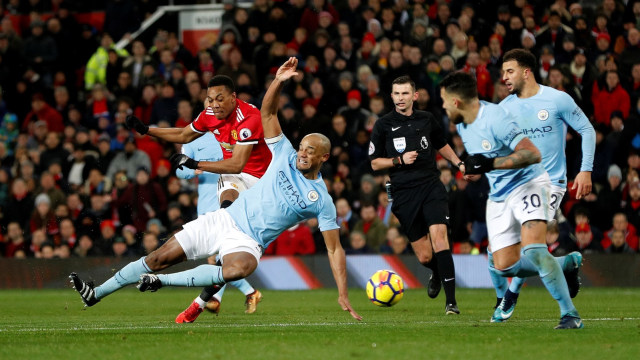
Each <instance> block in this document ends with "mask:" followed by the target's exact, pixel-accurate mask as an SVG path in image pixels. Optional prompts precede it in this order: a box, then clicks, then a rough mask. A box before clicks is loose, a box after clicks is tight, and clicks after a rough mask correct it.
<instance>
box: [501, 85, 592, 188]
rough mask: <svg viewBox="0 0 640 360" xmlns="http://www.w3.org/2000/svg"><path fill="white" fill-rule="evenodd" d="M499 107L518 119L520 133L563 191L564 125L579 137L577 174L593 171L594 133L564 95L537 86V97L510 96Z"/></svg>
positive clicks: (564, 175)
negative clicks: (579, 156) (535, 148)
mask: <svg viewBox="0 0 640 360" xmlns="http://www.w3.org/2000/svg"><path fill="white" fill-rule="evenodd" d="M500 106H502V107H504V108H505V109H507V110H508V111H509V112H510V113H512V114H514V115H515V116H516V117H517V121H518V125H520V128H521V129H522V131H523V133H524V134H525V135H526V136H528V137H529V139H531V141H532V142H533V143H534V144H535V145H536V147H537V148H538V150H540V153H541V154H542V165H543V166H544V168H545V170H547V172H548V173H549V177H550V178H551V183H552V184H554V185H557V186H560V187H563V188H564V187H566V186H567V159H566V155H565V148H566V137H567V126H571V127H572V128H573V129H574V130H575V131H577V132H578V133H579V134H580V135H581V136H582V164H581V166H580V171H592V170H593V154H594V152H595V149H596V132H595V130H594V129H593V126H592V125H591V123H590V122H589V119H588V118H587V116H586V115H585V114H584V112H582V109H580V107H579V106H578V105H577V104H576V102H575V101H573V99H572V98H571V96H569V95H568V94H567V93H565V92H562V91H559V90H556V89H554V88H551V87H548V86H543V85H540V90H539V91H538V93H537V94H536V95H534V96H531V97H529V98H526V99H521V98H519V97H518V96H516V95H515V94H512V95H509V96H507V97H506V98H505V99H504V100H502V102H500Z"/></svg>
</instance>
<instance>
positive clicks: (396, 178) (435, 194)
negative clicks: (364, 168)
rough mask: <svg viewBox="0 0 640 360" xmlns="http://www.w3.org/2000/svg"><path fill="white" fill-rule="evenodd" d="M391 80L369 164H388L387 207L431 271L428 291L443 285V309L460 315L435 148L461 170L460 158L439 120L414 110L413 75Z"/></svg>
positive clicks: (434, 292)
mask: <svg viewBox="0 0 640 360" xmlns="http://www.w3.org/2000/svg"><path fill="white" fill-rule="evenodd" d="M391 85H392V86H391V99H392V100H393V104H394V106H395V109H394V110H393V111H391V112H390V113H388V114H386V115H384V116H383V117H381V118H380V119H379V120H378V121H377V122H376V123H375V125H374V126H373V132H372V133H371V143H370V144H369V157H370V158H371V167H372V168H373V170H383V169H390V170H389V176H390V177H391V196H392V198H393V203H392V206H391V211H392V212H393V214H394V215H395V216H396V217H397V218H398V220H399V221H400V225H402V228H403V230H404V232H405V233H406V234H407V236H408V237H409V240H410V241H411V246H412V247H413V250H414V252H415V254H416V256H417V257H418V261H420V263H421V264H422V265H424V266H425V267H427V268H429V269H431V271H432V272H433V274H432V275H431V277H430V278H429V285H428V288H427V294H428V295H429V297H431V298H435V297H436V296H438V293H439V292H440V288H441V285H443V284H444V291H445V294H446V297H447V299H446V305H445V314H447V315H449V314H459V313H460V311H459V310H458V305H457V302H456V288H455V286H456V285H455V268H454V265H453V257H452V256H451V249H450V248H449V240H448V238H447V225H448V224H449V205H448V199H447V191H446V189H445V188H444V185H443V184H442V183H441V182H440V179H439V177H440V171H439V170H438V168H437V165H436V151H437V152H439V153H440V155H442V156H443V157H444V158H445V159H447V160H449V161H450V162H452V163H453V164H457V166H458V167H459V168H460V170H461V171H463V172H464V163H463V162H462V161H460V159H459V158H458V156H457V155H456V153H455V152H454V151H453V150H452V149H451V147H450V146H449V145H448V144H447V141H446V139H445V135H444V132H443V130H442V126H440V123H439V121H438V120H436V118H435V117H434V116H433V115H432V114H431V113H430V112H427V111H419V110H417V111H414V110H413V102H414V101H416V100H417V99H418V93H417V92H416V85H415V83H414V82H413V80H411V78H410V77H408V76H401V77H399V78H397V79H395V80H393V82H392V83H391ZM429 235H430V237H429ZM434 254H435V256H434Z"/></svg>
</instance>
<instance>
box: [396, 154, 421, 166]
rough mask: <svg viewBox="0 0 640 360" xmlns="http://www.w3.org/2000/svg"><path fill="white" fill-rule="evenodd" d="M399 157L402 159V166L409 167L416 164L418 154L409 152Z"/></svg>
mask: <svg viewBox="0 0 640 360" xmlns="http://www.w3.org/2000/svg"><path fill="white" fill-rule="evenodd" d="M400 157H401V158H402V164H403V165H411V164H413V163H414V162H416V159H417V158H418V152H417V151H409V152H406V153H404V154H402V155H400Z"/></svg>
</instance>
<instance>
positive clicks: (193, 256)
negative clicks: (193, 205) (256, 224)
mask: <svg viewBox="0 0 640 360" xmlns="http://www.w3.org/2000/svg"><path fill="white" fill-rule="evenodd" d="M175 237H176V240H178V243H180V246H182V250H183V251H184V253H185V254H186V255H187V259H189V260H197V259H203V258H207V257H209V256H212V255H215V254H219V255H220V259H221V261H222V259H224V256H225V255H226V254H231V253H234V252H240V251H244V252H248V253H250V254H251V255H253V256H255V258H256V260H258V263H259V262H260V257H262V246H261V245H260V244H258V242H257V241H255V240H254V239H253V238H251V237H250V236H249V235H247V234H245V233H244V232H242V230H240V228H239V227H238V226H237V225H236V223H235V221H233V219H232V218H231V215H229V213H228V212H227V211H226V210H224V209H220V210H216V211H212V212H208V213H206V214H204V215H201V216H198V218H197V219H195V220H193V221H189V222H188V223H186V224H184V225H183V226H182V231H180V232H178V233H177V234H176V235H175Z"/></svg>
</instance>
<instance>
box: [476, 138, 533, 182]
mask: <svg viewBox="0 0 640 360" xmlns="http://www.w3.org/2000/svg"><path fill="white" fill-rule="evenodd" d="M540 161H542V156H541V155H540V150H538V148H537V147H536V146H535V145H534V144H533V142H531V140H529V138H527V137H524V136H521V139H520V141H519V142H518V144H517V145H516V147H515V149H514V150H513V152H512V153H511V154H509V155H508V156H502V157H497V158H488V157H486V156H484V155H482V154H475V155H470V156H469V157H467V159H466V160H465V161H464V163H465V175H476V174H484V173H487V172H489V171H491V170H494V169H498V170H505V169H520V168H523V167H527V166H529V165H531V164H535V163H539V162H540Z"/></svg>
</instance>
